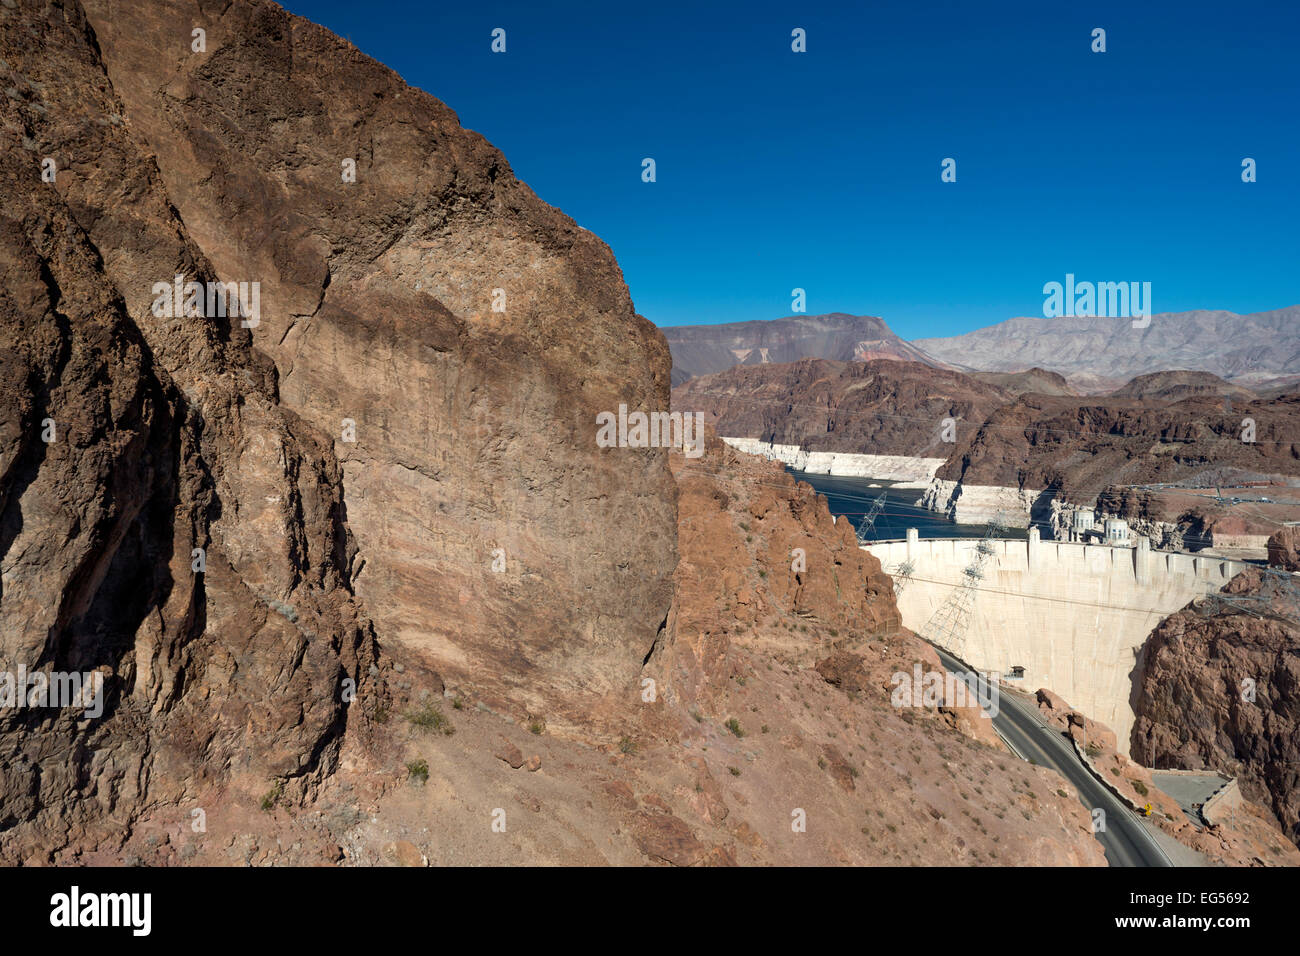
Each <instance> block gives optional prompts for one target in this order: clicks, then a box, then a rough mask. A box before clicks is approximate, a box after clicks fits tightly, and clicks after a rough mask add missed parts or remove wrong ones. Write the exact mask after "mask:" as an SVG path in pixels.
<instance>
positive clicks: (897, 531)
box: [786, 468, 1028, 541]
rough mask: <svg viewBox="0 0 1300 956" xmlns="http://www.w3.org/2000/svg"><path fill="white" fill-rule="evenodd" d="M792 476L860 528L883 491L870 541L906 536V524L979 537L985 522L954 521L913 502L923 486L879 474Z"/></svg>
mask: <svg viewBox="0 0 1300 956" xmlns="http://www.w3.org/2000/svg"><path fill="white" fill-rule="evenodd" d="M786 471H787V472H789V473H790V475H792V476H793V477H794V478H796V479H798V480H799V481H806V482H808V484H810V485H812V486H813V488H815V489H816V490H817V492H818V494H822V495H825V496H826V502H827V504H828V505H829V506H830V510H831V514H833V515H844V516H845V517H847V518H848V519H849V520H850V521H852V522H853V527H854V528H860V527H861V525H862V521H863V519H864V518H865V517H866V513H867V512H868V511H870V510H871V503H872V502H873V501H875V500H876V498H878V497H879V496H880V494H881V492H884V495H885V507H884V510H882V511H881V512H880V514H878V515H877V516H876V521H875V524H874V526H873V528H872V531H871V532H870V533H869V534H868V535H867V538H868V539H870V540H872V541H891V540H896V539H902V538H906V537H907V529H908V528H916V529H917V531H918V532H919V533H920V535H921V537H922V538H979V537H983V535H984V531H985V529H986V525H982V524H957V522H955V521H952V520H950V519H949V518H947V517H945V516H944V515H941V514H938V513H937V512H934V511H930V510H928V509H926V508H922V507H920V506H919V505H917V504H916V502H917V501H918V500H919V499H920V497H921V495H922V494H923V492H924V489H922V488H898V487H896V485H897V482H893V481H884V480H881V479H879V478H845V477H842V476H839V475H814V474H810V473H809V472H806V471H798V470H796V469H794V468H786ZM999 536H1000V537H1004V538H1025V537H1028V532H1027V531H1026V529H1024V528H1008V529H1007V530H1006V531H1004V532H1003V533H1002V534H1001V535H999Z"/></svg>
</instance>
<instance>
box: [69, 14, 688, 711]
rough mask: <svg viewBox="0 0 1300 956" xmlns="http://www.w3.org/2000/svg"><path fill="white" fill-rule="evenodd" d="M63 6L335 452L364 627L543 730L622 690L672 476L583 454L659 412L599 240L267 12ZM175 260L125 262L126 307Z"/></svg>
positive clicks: (281, 381) (264, 349)
mask: <svg viewBox="0 0 1300 956" xmlns="http://www.w3.org/2000/svg"><path fill="white" fill-rule="evenodd" d="M85 7H86V10H87V13H88V16H89V20H90V24H91V26H92V27H93V30H94V33H95V37H96V39H97V42H98V44H99V47H100V49H101V50H102V51H103V59H104V65H105V68H106V72H107V80H108V82H111V84H112V87H113V89H115V90H116V91H117V93H118V95H119V96H120V97H121V100H122V106H121V110H122V112H123V113H124V115H125V116H126V118H127V120H128V122H129V123H130V126H131V128H132V129H133V130H135V131H137V132H138V134H139V136H140V137H141V138H142V140H143V146H144V147H145V148H147V149H148V150H149V151H150V152H151V153H152V154H153V155H154V156H156V159H157V163H158V167H159V171H160V178H161V180H162V182H164V183H165V184H166V188H167V195H168V197H169V199H170V201H171V202H172V203H173V204H174V206H175V208H176V210H177V211H178V213H179V215H180V218H181V219H182V220H183V221H184V223H185V228H186V229H187V231H188V232H189V234H190V235H192V236H193V237H195V242H196V243H197V244H198V245H199V246H200V247H202V248H203V249H204V250H205V251H208V250H210V251H208V254H209V256H210V257H211V258H212V261H213V264H214V266H215V268H216V271H217V273H218V274H219V276H220V277H221V278H223V279H225V280H227V281H235V280H239V281H243V280H251V281H258V282H260V284H261V311H262V315H261V321H260V324H259V325H258V326H257V327H256V328H255V329H252V330H251V335H250V343H249V347H250V348H251V349H253V350H255V351H256V352H259V353H262V354H264V355H265V356H267V357H268V358H269V359H270V362H271V363H272V365H273V368H274V372H275V375H276V378H277V381H278V394H279V397H280V401H281V403H282V405H283V406H284V407H285V408H287V409H289V410H291V411H292V412H293V413H294V414H296V415H297V416H299V417H300V418H301V419H302V421H303V423H304V425H305V426H307V427H310V428H311V429H312V431H313V433H314V434H315V435H317V436H320V437H321V438H322V439H323V440H324V441H325V442H326V443H327V446H332V450H333V453H334V455H335V456H336V457H337V459H338V462H339V468H340V470H341V475H342V481H343V484H344V485H345V487H346V489H347V494H346V519H347V525H348V528H349V530H350V533H351V536H352V540H353V547H352V550H351V552H350V553H349V554H348V558H347V560H348V562H349V572H350V576H351V578H352V580H353V583H354V587H355V590H356V593H357V596H358V597H359V598H360V599H361V600H362V601H363V602H364V604H365V606H366V609H367V611H368V613H369V615H370V616H371V618H372V619H373V620H374V622H375V625H376V627H377V629H378V631H379V633H380V635H381V637H382V638H383V639H384V640H385V641H386V642H388V643H389V644H390V645H394V646H395V645H397V644H400V645H401V646H402V647H403V649H404V651H405V652H406V653H408V654H411V655H416V656H418V657H420V658H421V659H422V660H424V661H425V662H426V663H428V664H429V665H431V666H433V667H435V668H437V669H438V670H440V671H441V672H442V673H444V674H445V675H446V676H447V677H449V678H452V677H454V678H455V679H457V680H458V681H464V682H469V681H472V682H474V683H475V684H476V685H477V686H478V687H479V688H480V690H481V692H482V693H483V694H484V695H485V697H486V698H487V699H489V700H490V701H491V702H492V704H493V706H494V707H499V708H501V709H504V710H509V711H512V712H517V713H519V714H521V715H522V714H524V713H527V712H535V713H546V714H548V716H549V718H550V719H551V720H552V722H553V725H554V726H559V725H560V724H563V723H565V722H566V721H567V722H569V723H574V722H575V721H576V720H577V719H578V718H579V717H581V719H582V722H583V723H587V722H589V720H590V718H591V717H592V716H593V715H598V714H599V713H600V712H601V709H602V706H604V705H606V704H609V705H610V706H612V701H614V700H615V699H616V698H618V697H619V696H620V695H622V694H624V693H630V691H629V686H630V682H631V681H632V680H633V679H634V678H635V676H636V672H637V669H638V668H639V666H640V662H641V660H642V659H643V658H644V657H645V655H646V653H647V652H648V651H649V649H650V646H651V644H652V643H653V642H654V639H655V634H656V633H657V631H658V629H659V626H660V624H661V623H662V622H663V619H664V616H665V615H666V614H667V611H668V604H669V600H670V596H671V593H670V592H671V583H670V576H671V573H672V568H673V565H674V563H675V551H674V531H673V486H672V481H671V478H670V476H669V474H668V471H667V469H666V467H665V454H666V452H665V451H664V450H662V449H629V448H611V449H603V448H600V447H598V446H597V444H596V440H595V438H596V427H595V419H596V416H597V415H598V414H599V413H600V412H602V411H616V410H617V409H618V407H619V405H620V404H626V405H627V406H628V407H629V408H631V409H643V410H646V411H650V410H657V409H665V408H666V407H667V404H668V394H667V388H668V377H669V355H668V352H667V349H666V348H665V346H664V343H663V339H662V338H661V337H660V335H659V334H658V333H657V332H656V330H655V329H654V328H653V326H651V325H650V323H648V322H646V321H645V320H644V319H641V318H639V317H638V316H636V314H635V313H634V311H633V308H632V302H631V299H630V297H629V295H628V291H627V287H626V286H625V284H624V283H623V279H622V275H621V273H620V271H619V268H618V264H617V263H616V262H615V260H614V257H613V255H612V254H611V253H610V251H609V249H608V247H606V246H605V244H604V243H602V242H601V241H600V240H599V239H597V238H596V237H595V236H593V235H592V234H590V233H588V232H586V231H584V230H582V229H580V228H579V227H578V226H577V225H576V224H575V223H574V222H573V221H572V220H571V219H569V218H568V217H567V216H565V215H563V214H562V213H560V212H558V211H556V210H555V209H552V208H550V207H549V206H547V205H546V204H544V203H543V202H541V201H540V200H539V199H538V198H537V197H536V196H535V195H534V194H533V192H532V191H531V190H530V189H529V188H528V187H527V186H526V185H524V184H523V183H521V182H520V181H519V180H518V179H516V178H515V176H514V175H513V174H512V172H511V170H510V166H509V164H508V163H507V162H506V160H505V158H504V157H503V156H502V155H501V153H500V152H498V151H497V150H496V149H494V148H493V147H492V146H491V145H490V144H488V143H487V142H486V141H485V140H484V139H483V138H482V137H481V136H479V135H478V134H475V133H472V132H469V131H466V130H464V129H462V128H461V127H460V125H459V123H458V122H457V120H456V116H455V114H454V113H453V112H452V111H451V110H450V109H448V108H447V107H446V106H444V105H443V104H442V103H440V102H438V101H437V100H436V99H434V98H433V97H432V96H429V95H428V94H426V93H424V92H422V91H420V90H417V89H414V88H412V87H409V86H407V85H406V84H405V83H403V82H402V81H401V79H400V78H399V77H398V76H397V75H396V74H394V73H393V72H392V71H391V70H389V69H387V68H385V67H383V66H381V65H380V64H378V63H376V62H374V61H373V60H371V59H369V58H367V57H365V56H363V55H362V54H361V53H359V52H358V51H357V50H356V49H355V48H354V47H352V46H351V45H350V44H348V43H347V42H346V41H344V40H342V39H340V38H338V37H336V36H334V35H332V34H330V33H329V32H328V31H326V30H324V29H323V28H321V27H319V26H316V25H315V24H312V23H309V22H308V21H306V20H303V19H301V18H299V17H295V16H292V15H290V14H288V13H286V12H285V11H283V10H282V9H280V8H279V7H278V6H276V5H274V4H272V3H268V2H263V0H244V2H235V3H231V4H226V5H222V6H220V7H212V6H211V5H207V4H201V3H198V2H195V0H169V2H166V3H151V4H126V5H124V4H115V3H109V2H107V0H85ZM177 23H184V24H192V25H193V26H195V27H202V28H203V29H205V30H206V49H205V51H204V52H198V53H195V52H192V51H191V50H190V48H189V43H188V41H186V43H185V44H181V45H178V42H177V40H176V36H177V34H176V24H177ZM185 32H186V34H188V32H189V31H188V29H187V30H186V31H185ZM159 50H173V51H174V52H173V54H172V55H168V56H159V55H158V51H159ZM267 157H281V158H283V159H281V160H277V161H274V162H272V161H268V160H267V159H266V158H267ZM349 164H354V166H355V181H349V178H350V177H349V176H348V175H347V174H348V171H349V168H350V167H349ZM105 245H107V243H105ZM173 271H175V270H173V269H172V268H171V267H170V266H168V267H167V268H165V269H158V270H143V269H138V268H135V269H130V270H124V274H123V275H122V277H121V278H120V279H119V282H118V286H119V288H120V290H121V294H122V295H123V297H124V299H125V301H126V303H127V308H128V310H129V311H130V312H131V313H132V314H133V315H141V314H144V311H145V309H146V306H147V297H148V295H149V288H150V283H151V282H153V281H156V280H158V279H169V278H170V277H171V275H172V272H173ZM622 527H635V528H637V529H638V533H637V534H635V535H630V534H618V533H615V531H616V529H618V528H622ZM450 609H455V611H454V613H452V612H451V610H450ZM579 646H581V647H582V648H583V653H582V654H580V655H578V654H575V653H574V651H575V648H576V647H579Z"/></svg>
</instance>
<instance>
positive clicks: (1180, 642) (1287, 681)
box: [1132, 570, 1300, 845]
mask: <svg viewBox="0 0 1300 956" xmlns="http://www.w3.org/2000/svg"><path fill="white" fill-rule="evenodd" d="M1288 579H1289V575H1281V576H1277V575H1268V576H1266V579H1265V577H1264V576H1261V574H1260V572H1258V571H1254V570H1252V571H1246V572H1243V573H1242V574H1240V575H1238V576H1237V577H1236V578H1234V579H1233V580H1232V581H1231V582H1230V583H1229V584H1228V585H1227V586H1226V587H1225V588H1224V589H1223V591H1224V594H1225V595H1227V596H1229V597H1230V598H1233V599H1235V603H1234V602H1233V601H1230V602H1227V603H1225V602H1210V603H1208V604H1205V605H1203V606H1200V607H1189V608H1187V609H1185V610H1183V611H1180V612H1179V613H1177V614H1174V615H1172V616H1171V617H1169V618H1166V619H1165V620H1164V621H1162V622H1161V624H1160V625H1159V626H1158V627H1157V628H1156V629H1155V631H1153V632H1152V634H1151V637H1150V638H1149V639H1148V640H1147V644H1146V646H1144V647H1143V649H1142V653H1141V658H1140V660H1139V663H1138V674H1137V676H1136V679H1135V680H1134V696H1133V708H1134V712H1135V714H1136V716H1137V722H1136V723H1135V724H1134V727H1133V735H1132V753H1133V756H1134V758H1135V759H1137V760H1138V761H1139V762H1141V763H1144V764H1146V765H1147V766H1151V767H1157V768H1162V769H1163V768H1173V769H1181V770H1197V769H1201V768H1207V767H1208V768H1211V769H1215V770H1220V771H1222V772H1224V773H1226V774H1229V775H1230V776H1235V777H1238V778H1239V783H1240V786H1241V790H1242V792H1243V793H1244V794H1245V795H1246V796H1247V797H1249V798H1250V799H1251V800H1253V801H1255V802H1257V803H1259V804H1261V805H1263V806H1266V807H1269V808H1270V809H1271V810H1272V811H1273V813H1274V814H1275V815H1276V817H1277V819H1278V820H1279V821H1281V824H1282V826H1283V828H1284V830H1285V832H1286V833H1287V835H1288V836H1289V837H1290V839H1291V841H1292V842H1293V843H1297V844H1298V845H1300V626H1298V625H1297V624H1296V618H1297V615H1298V614H1300V600H1297V588H1296V585H1295V583H1294V582H1292V581H1290V580H1288Z"/></svg>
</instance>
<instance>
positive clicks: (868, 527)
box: [858, 491, 885, 545]
mask: <svg viewBox="0 0 1300 956" xmlns="http://www.w3.org/2000/svg"><path fill="white" fill-rule="evenodd" d="M884 510H885V493H884V492H883V491H882V492H881V493H880V495H879V497H877V498H876V500H875V501H873V502H871V507H870V508H868V509H867V514H866V516H865V517H864V518H863V519H862V524H860V525H858V544H859V545H864V544H870V543H871V538H870V534H871V531H872V529H873V528H874V527H875V525H876V516H877V515H878V514H880V512H882V511H884Z"/></svg>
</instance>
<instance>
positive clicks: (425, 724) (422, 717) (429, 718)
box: [406, 700, 456, 737]
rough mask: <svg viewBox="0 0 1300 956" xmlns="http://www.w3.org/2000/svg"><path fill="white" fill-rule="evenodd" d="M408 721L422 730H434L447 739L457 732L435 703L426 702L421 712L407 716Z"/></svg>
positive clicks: (416, 711) (412, 712) (417, 711)
mask: <svg viewBox="0 0 1300 956" xmlns="http://www.w3.org/2000/svg"><path fill="white" fill-rule="evenodd" d="M406 719H407V720H409V721H410V722H411V723H412V724H413V725H414V726H416V727H419V728H420V729H421V730H432V731H434V732H435V733H439V734H442V735H443V736H446V737H450V736H451V735H452V734H454V733H455V732H456V728H455V727H453V726H452V725H451V721H450V720H448V719H447V717H446V715H445V714H444V713H443V712H442V708H441V707H439V706H438V705H437V704H435V703H433V701H429V700H426V701H425V702H424V705H423V706H422V707H421V708H420V709H419V710H413V711H411V712H410V713H409V714H407V715H406Z"/></svg>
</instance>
